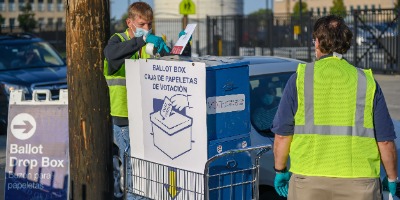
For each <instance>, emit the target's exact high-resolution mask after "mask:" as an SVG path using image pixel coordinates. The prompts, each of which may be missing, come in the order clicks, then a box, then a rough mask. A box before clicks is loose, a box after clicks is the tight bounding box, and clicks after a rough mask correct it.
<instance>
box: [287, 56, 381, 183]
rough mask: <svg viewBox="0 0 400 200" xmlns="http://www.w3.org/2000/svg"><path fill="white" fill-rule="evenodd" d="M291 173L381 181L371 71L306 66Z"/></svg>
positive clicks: (335, 64)
mask: <svg viewBox="0 0 400 200" xmlns="http://www.w3.org/2000/svg"><path fill="white" fill-rule="evenodd" d="M296 86H297V92H298V96H297V98H298V110H297V112H296V114H295V128H294V136H293V141H292V143H291V146H290V162H291V168H290V171H291V172H293V173H296V174H301V175H306V176H324V177H341V178H362V177H366V178H367V177H369V178H372V177H379V172H380V154H379V151H378V146H377V142H376V140H375V132H374V123H373V101H374V95H375V89H376V84H375V81H374V78H373V75H372V71H371V70H363V69H359V68H355V67H354V66H352V65H351V64H349V63H348V62H347V61H346V60H344V59H340V58H338V57H328V58H324V59H321V60H319V61H316V62H315V63H310V64H300V65H299V67H298V69H297V80H296Z"/></svg>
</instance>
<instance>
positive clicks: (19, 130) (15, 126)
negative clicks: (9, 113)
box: [10, 113, 36, 140]
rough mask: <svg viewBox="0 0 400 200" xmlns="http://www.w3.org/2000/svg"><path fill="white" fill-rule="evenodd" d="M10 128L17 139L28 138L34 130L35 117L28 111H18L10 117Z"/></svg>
mask: <svg viewBox="0 0 400 200" xmlns="http://www.w3.org/2000/svg"><path fill="white" fill-rule="evenodd" d="M10 129H11V133H12V134H13V135H14V136H15V137H16V138H17V139H20V140H26V139H29V138H30V137H32V135H33V134H34V133H35V131H36V121H35V118H33V117H32V115H30V114H28V113H20V114H18V115H16V116H15V117H14V118H13V119H12V121H11V127H10Z"/></svg>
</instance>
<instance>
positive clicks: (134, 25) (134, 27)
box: [104, 2, 170, 198]
mask: <svg viewBox="0 0 400 200" xmlns="http://www.w3.org/2000/svg"><path fill="white" fill-rule="evenodd" d="M152 21H153V10H152V8H151V7H150V6H149V5H148V4H147V3H144V2H135V3H133V4H131V5H130V6H129V9H128V18H127V19H126V24H127V26H128V28H127V29H126V31H125V32H123V33H116V34H114V35H113V36H112V37H111V38H110V40H109V41H108V44H107V46H106V47H105V49H104V54H105V57H106V60H105V62H104V76H105V78H106V81H107V85H108V88H109V94H110V105H111V117H112V122H113V138H114V150H113V151H114V153H113V154H114V158H113V165H114V196H115V197H116V198H121V197H122V196H123V188H122V186H123V184H122V183H121V182H122V181H123V179H121V176H122V174H121V173H120V172H121V167H122V166H123V162H124V151H125V150H126V149H129V148H130V138H129V126H128V125H129V122H128V106H127V96H126V81H125V59H139V58H149V57H150V55H148V54H147V53H146V50H145V48H146V47H145V46H146V44H147V43H153V44H154V47H155V48H156V49H157V50H158V52H159V53H160V52H164V53H165V52H166V53H169V51H170V50H169V48H168V47H167V45H166V44H165V42H164V40H163V39H162V38H161V37H158V36H155V35H153V34H152V33H151V27H152ZM127 153H128V155H130V150H128V152H127ZM129 160H130V159H129ZM127 166H128V171H127V174H128V175H129V174H132V169H131V164H130V163H128V165H127ZM126 177H128V180H127V182H128V185H127V186H126V187H131V186H132V180H131V178H132V177H131V176H126Z"/></svg>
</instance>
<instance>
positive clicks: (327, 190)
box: [272, 15, 397, 200]
mask: <svg viewBox="0 0 400 200" xmlns="http://www.w3.org/2000/svg"><path fill="white" fill-rule="evenodd" d="M352 36H353V35H352V32H351V31H350V29H349V28H348V27H347V25H346V24H345V22H344V20H343V19H342V18H341V17H338V16H334V15H330V16H325V17H322V18H320V19H318V20H317V21H316V23H315V25H314V29H313V39H314V40H313V41H314V43H315V44H314V45H315V53H316V58H317V60H316V61H315V62H313V63H308V64H299V66H298V69H297V72H296V73H295V74H294V75H293V76H292V77H291V78H290V79H289V81H288V83H287V85H286V88H285V90H284V93H283V96H282V99H281V102H280V105H279V108H278V111H277V114H276V116H275V119H274V122H273V128H272V131H273V132H274V133H275V141H274V156H275V166H274V168H275V171H276V176H275V181H274V186H275V190H276V191H277V192H278V194H279V195H281V196H288V199H289V200H293V199H296V200H311V199H324V200H333V199H351V200H356V199H357V200H376V199H381V197H382V194H381V183H380V180H379V177H380V163H381V161H382V164H383V166H384V168H385V170H386V174H387V178H388V180H389V183H388V187H389V191H390V193H391V194H392V195H395V193H396V184H397V153H396V146H395V143H394V141H393V140H394V139H395V138H396V135H395V132H394V127H393V122H392V120H391V118H390V115H389V113H388V109H387V106H386V103H385V99H384V96H383V94H382V91H381V89H380V87H379V85H378V84H377V83H376V81H375V80H374V78H373V75H372V71H371V70H365V69H359V68H356V67H354V66H353V65H351V64H350V63H348V62H347V61H346V60H345V59H344V58H343V56H342V55H343V54H344V53H346V52H347V50H348V49H349V48H350V44H351V39H352ZM289 155H290V170H289V171H290V172H291V173H292V175H291V174H290V172H289V171H288V170H287V169H286V166H287V160H288V157H289Z"/></svg>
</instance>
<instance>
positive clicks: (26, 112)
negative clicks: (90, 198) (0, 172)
mask: <svg viewBox="0 0 400 200" xmlns="http://www.w3.org/2000/svg"><path fill="white" fill-rule="evenodd" d="M68 145H69V142H68V106H67V105H40V104H38V105H35V104H31V105H22V104H21V105H18V104H16V105H10V107H9V124H8V132H7V157H6V159H7V160H6V167H5V176H6V177H5V199H6V200H11V199H13V200H14V199H67V197H68V196H67V195H68V175H69V160H68V157H69V155H68V154H69V152H68V151H69V150H68Z"/></svg>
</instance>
